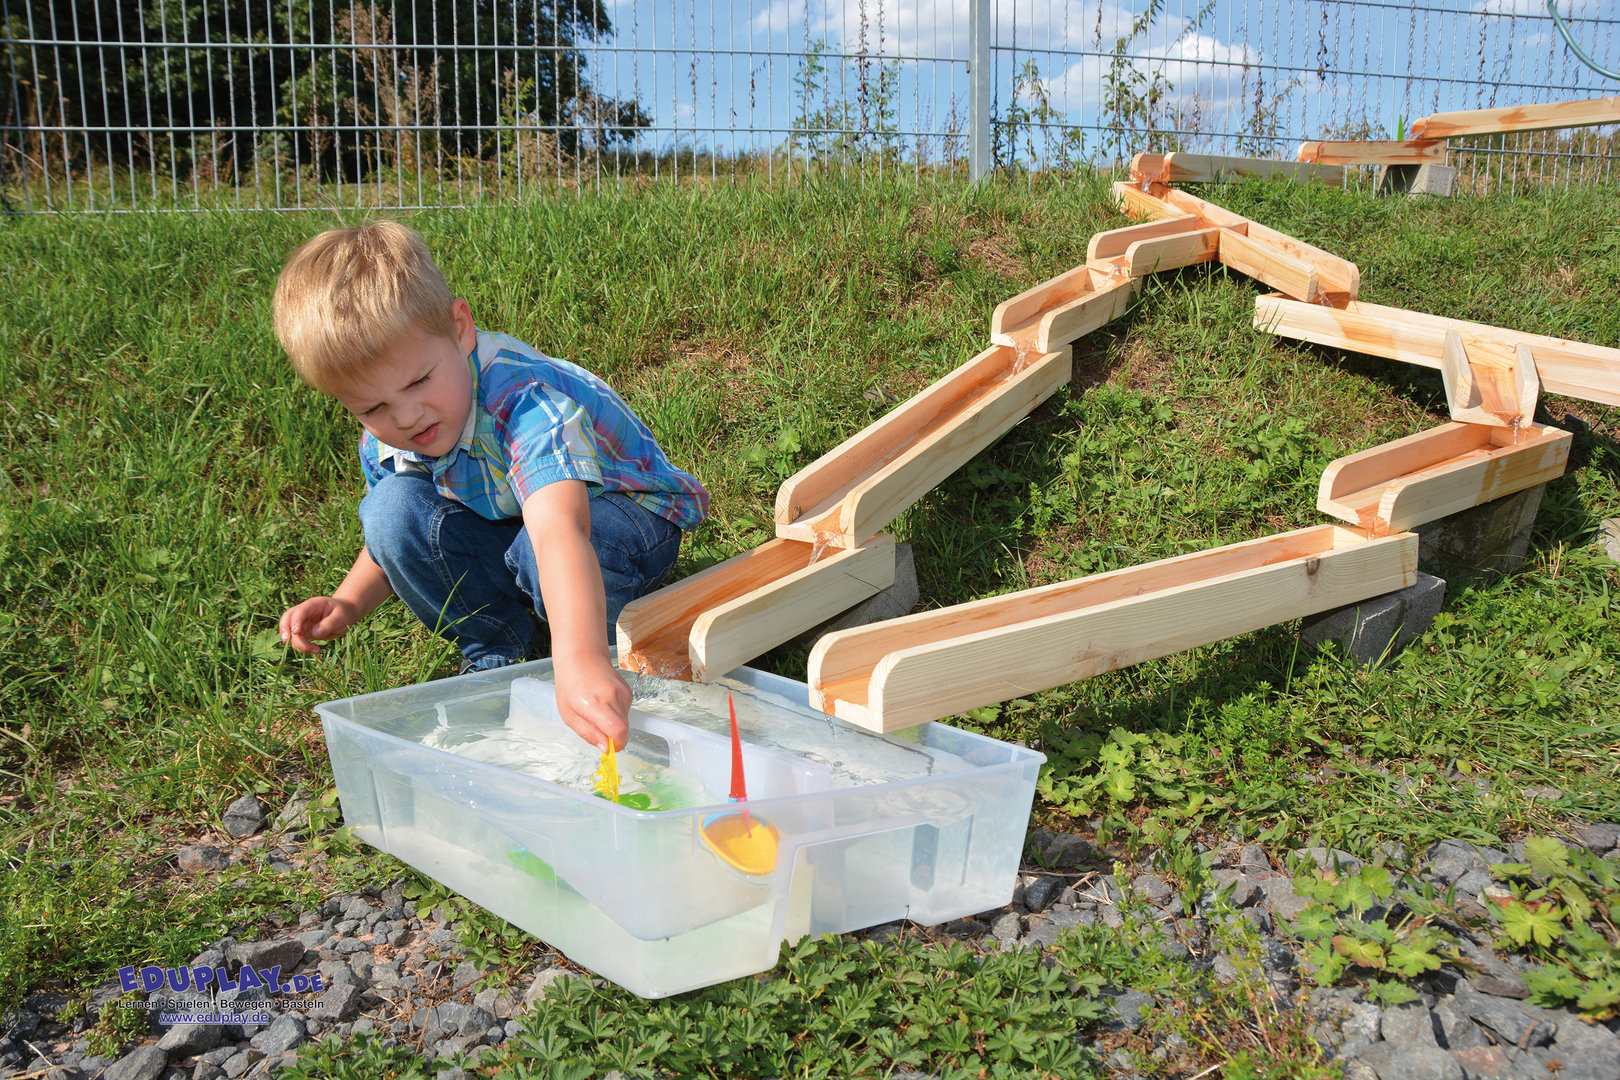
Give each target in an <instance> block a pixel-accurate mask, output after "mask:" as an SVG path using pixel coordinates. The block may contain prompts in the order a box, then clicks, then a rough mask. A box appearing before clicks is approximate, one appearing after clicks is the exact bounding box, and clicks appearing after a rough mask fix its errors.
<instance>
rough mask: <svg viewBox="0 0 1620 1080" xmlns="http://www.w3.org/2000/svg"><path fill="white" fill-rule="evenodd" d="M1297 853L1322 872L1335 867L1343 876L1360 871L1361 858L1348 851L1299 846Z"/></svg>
mask: <svg viewBox="0 0 1620 1080" xmlns="http://www.w3.org/2000/svg"><path fill="white" fill-rule="evenodd" d="M1299 854H1300V855H1302V856H1304V857H1305V858H1307V859H1309V860H1311V862H1313V863H1315V864H1316V869H1317V870H1318V871H1320V872H1322V873H1324V874H1325V873H1327V872H1328V871H1330V870H1335V869H1336V872H1337V873H1338V874H1339V875H1340V876H1344V877H1348V876H1350V875H1352V874H1358V873H1360V872H1361V860H1360V859H1358V858H1356V857H1355V856H1354V855H1352V854H1350V853H1349V852H1348V851H1340V850H1339V849H1338V848H1328V847H1308V848H1300V849H1299Z"/></svg>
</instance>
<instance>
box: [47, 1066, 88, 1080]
mask: <svg viewBox="0 0 1620 1080" xmlns="http://www.w3.org/2000/svg"><path fill="white" fill-rule="evenodd" d="M45 1080H85V1074H84V1070H82V1069H79V1068H77V1067H76V1066H73V1065H52V1066H51V1067H50V1068H48V1069H46V1070H45Z"/></svg>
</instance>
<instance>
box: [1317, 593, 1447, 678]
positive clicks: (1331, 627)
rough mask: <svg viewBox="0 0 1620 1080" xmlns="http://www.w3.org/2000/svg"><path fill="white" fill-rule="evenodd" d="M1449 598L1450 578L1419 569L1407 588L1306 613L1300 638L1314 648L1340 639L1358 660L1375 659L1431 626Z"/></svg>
mask: <svg viewBox="0 0 1620 1080" xmlns="http://www.w3.org/2000/svg"><path fill="white" fill-rule="evenodd" d="M1445 602H1446V583H1445V580H1444V579H1443V578H1438V577H1435V576H1433V575H1431V574H1425V573H1422V572H1419V573H1418V575H1417V580H1416V581H1415V582H1414V583H1413V584H1411V585H1408V586H1407V587H1406V588H1404V589H1398V590H1396V591H1395V592H1391V593H1385V594H1384V595H1382V596H1375V597H1373V598H1372V599H1370V600H1362V601H1361V602H1359V603H1356V604H1349V605H1346V606H1345V607H1341V608H1334V609H1333V610H1331V611H1324V612H1322V613H1320V614H1317V615H1308V616H1306V617H1305V619H1304V621H1303V622H1301V623H1300V628H1299V640H1300V641H1301V643H1303V644H1304V645H1306V646H1308V647H1310V648H1314V649H1319V648H1322V647H1323V646H1325V645H1326V644H1327V643H1328V642H1330V641H1334V642H1338V644H1339V647H1340V648H1341V649H1342V650H1343V651H1344V653H1345V655H1347V656H1349V657H1350V658H1351V659H1353V660H1355V662H1356V663H1358V664H1361V665H1363V666H1367V665H1371V664H1376V663H1379V662H1381V661H1383V660H1385V659H1388V658H1389V657H1390V656H1393V655H1394V654H1395V653H1396V652H1398V651H1400V648H1401V646H1403V645H1405V644H1406V643H1407V642H1408V641H1410V640H1412V638H1414V637H1416V636H1418V635H1419V634H1421V633H1423V632H1424V631H1425V630H1427V629H1428V628H1429V624H1430V623H1432V622H1433V621H1434V617H1435V616H1436V615H1438V614H1440V608H1441V605H1443V604H1444V603H1445Z"/></svg>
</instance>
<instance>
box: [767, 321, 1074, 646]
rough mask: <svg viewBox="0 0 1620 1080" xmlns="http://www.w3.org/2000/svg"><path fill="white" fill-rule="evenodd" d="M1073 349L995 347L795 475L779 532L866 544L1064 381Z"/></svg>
mask: <svg viewBox="0 0 1620 1080" xmlns="http://www.w3.org/2000/svg"><path fill="white" fill-rule="evenodd" d="M1072 356H1073V353H1072V351H1071V350H1070V349H1069V348H1068V347H1067V346H1063V347H1061V348H1058V349H1056V350H1054V351H1052V352H1047V353H1040V352H1038V351H1037V350H1035V349H1033V348H1028V347H1025V346H1023V345H1017V346H1014V345H992V346H991V347H990V348H988V349H986V350H985V351H984V352H982V353H980V354H979V355H978V356H975V357H974V358H973V359H972V360H969V361H968V362H967V363H965V364H963V365H962V366H961V367H959V368H957V369H956V370H954V371H952V372H951V373H950V374H948V375H946V376H945V377H944V378H942V379H940V380H939V381H938V382H935V383H934V384H933V385H931V386H929V387H928V388H927V389H925V390H923V391H922V392H921V393H920V394H917V395H916V396H915V397H913V398H911V399H909V400H907V401H906V402H904V403H902V404H901V405H899V406H897V407H896V408H895V409H893V410H892V411H890V412H889V413H888V414H887V415H885V416H884V417H882V418H881V419H879V420H878V421H877V422H875V423H873V424H870V425H868V426H867V427H865V428H863V429H862V430H861V431H859V432H857V433H856V434H854V435H852V436H850V437H849V438H848V439H845V440H844V441H843V442H842V443H840V444H839V445H838V446H836V447H834V448H833V449H832V450H830V451H828V452H827V453H826V454H824V455H823V456H822V457H821V458H819V459H817V460H816V461H814V462H812V463H811V464H810V465H808V466H807V467H805V468H804V469H801V470H800V471H799V472H797V473H795V474H794V475H793V476H791V477H789V478H788V480H787V482H786V483H784V484H783V485H782V487H781V489H780V490H779V491H778V492H777V495H776V535H777V536H778V537H783V538H788V539H793V540H800V541H804V542H806V543H809V544H814V545H819V546H821V547H823V548H825V547H827V546H834V547H840V548H852V547H855V546H857V545H859V544H861V543H863V542H864V541H865V540H866V539H867V538H869V537H871V536H873V535H875V534H876V533H877V532H878V531H879V530H881V529H882V528H883V527H884V526H886V525H887V524H888V523H889V522H891V521H893V520H894V519H895V518H896V517H897V516H899V514H900V513H901V512H902V511H903V510H905V509H906V508H907V507H908V506H910V505H911V504H912V503H914V502H916V501H917V500H918V499H919V498H921V497H922V496H923V495H924V494H926V493H927V492H928V491H929V490H930V489H931V488H933V487H934V486H935V485H937V484H938V483H939V482H940V481H942V480H944V479H945V478H946V477H947V476H949V475H950V474H951V473H953V472H955V471H956V470H957V469H958V468H960V467H961V466H962V465H963V464H965V463H966V462H967V461H968V460H969V459H971V458H972V457H973V456H974V455H975V454H977V453H978V452H979V451H980V450H983V449H984V448H985V447H986V446H989V445H990V444H991V443H992V442H994V441H995V440H996V439H998V438H1000V437H1001V436H1002V435H1003V434H1004V433H1005V432H1006V431H1007V430H1008V429H1009V428H1011V427H1012V426H1013V425H1014V424H1016V423H1018V421H1019V420H1021V419H1023V418H1024V417H1025V416H1026V415H1028V413H1029V412H1030V410H1032V409H1034V408H1035V406H1037V405H1039V404H1040V403H1041V402H1043V401H1045V400H1046V399H1047V398H1049V397H1051V396H1052V394H1053V393H1054V392H1055V391H1056V390H1057V389H1058V388H1059V387H1061V386H1064V385H1066V384H1067V383H1068V381H1069V378H1070V376H1071V375H1072V374H1073V367H1074V365H1073V362H1072ZM813 625H815V624H814V623H809V624H806V628H807V629H808V627H809V626H813Z"/></svg>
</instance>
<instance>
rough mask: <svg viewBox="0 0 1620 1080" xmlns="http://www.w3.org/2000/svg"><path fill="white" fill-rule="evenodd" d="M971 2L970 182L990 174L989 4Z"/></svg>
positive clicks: (989, 0)
mask: <svg viewBox="0 0 1620 1080" xmlns="http://www.w3.org/2000/svg"><path fill="white" fill-rule="evenodd" d="M992 2H993V0H968V180H969V181H973V182H977V181H978V180H981V179H983V178H984V176H985V175H986V174H988V173H989V172H990V5H991V3H992Z"/></svg>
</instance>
